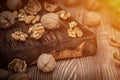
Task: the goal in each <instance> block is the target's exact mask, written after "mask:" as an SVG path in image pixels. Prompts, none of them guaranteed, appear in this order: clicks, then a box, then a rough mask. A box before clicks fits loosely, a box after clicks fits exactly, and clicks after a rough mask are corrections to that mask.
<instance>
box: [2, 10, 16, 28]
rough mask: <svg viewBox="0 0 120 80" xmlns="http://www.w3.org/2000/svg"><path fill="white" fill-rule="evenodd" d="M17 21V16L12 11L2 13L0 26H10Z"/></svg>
mask: <svg viewBox="0 0 120 80" xmlns="http://www.w3.org/2000/svg"><path fill="white" fill-rule="evenodd" d="M14 23H15V16H14V15H13V14H12V13H11V12H10V11H3V12H2V13H0V28H2V29H7V28H10V27H11V26H12V25H13V24H14Z"/></svg>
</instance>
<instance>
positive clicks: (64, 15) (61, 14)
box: [56, 10, 70, 20]
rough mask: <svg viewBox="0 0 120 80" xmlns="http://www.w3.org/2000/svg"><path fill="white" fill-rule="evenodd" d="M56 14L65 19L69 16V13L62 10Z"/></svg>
mask: <svg viewBox="0 0 120 80" xmlns="http://www.w3.org/2000/svg"><path fill="white" fill-rule="evenodd" d="M56 14H57V15H58V16H59V17H60V18H61V19H63V20H67V19H68V18H70V13H69V12H66V11H63V10H62V11H58V12H56Z"/></svg>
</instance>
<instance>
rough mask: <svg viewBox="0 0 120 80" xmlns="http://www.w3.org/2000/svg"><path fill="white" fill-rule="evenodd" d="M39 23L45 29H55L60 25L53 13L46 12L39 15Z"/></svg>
mask: <svg viewBox="0 0 120 80" xmlns="http://www.w3.org/2000/svg"><path fill="white" fill-rule="evenodd" d="M41 23H42V25H43V26H44V27H45V28H46V29H57V28H59V26H60V19H59V17H58V15H57V14H55V13H47V14H45V15H43V16H42V17H41Z"/></svg>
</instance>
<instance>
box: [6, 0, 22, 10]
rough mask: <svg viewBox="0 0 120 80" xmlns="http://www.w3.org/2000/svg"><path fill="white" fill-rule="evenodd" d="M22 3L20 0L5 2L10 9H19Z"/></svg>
mask: <svg viewBox="0 0 120 80" xmlns="http://www.w3.org/2000/svg"><path fill="white" fill-rule="evenodd" d="M22 4H23V3H22V0H7V2H6V5H7V7H8V8H9V9H10V10H12V11H14V10H17V9H20V8H21V7H22Z"/></svg>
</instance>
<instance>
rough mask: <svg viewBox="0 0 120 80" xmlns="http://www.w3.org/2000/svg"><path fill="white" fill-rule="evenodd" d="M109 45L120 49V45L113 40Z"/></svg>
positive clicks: (110, 40)
mask: <svg viewBox="0 0 120 80" xmlns="http://www.w3.org/2000/svg"><path fill="white" fill-rule="evenodd" d="M109 43H110V44H111V45H112V46H114V47H118V48H120V43H118V42H117V41H116V40H114V39H113V38H110V39H109Z"/></svg>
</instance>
